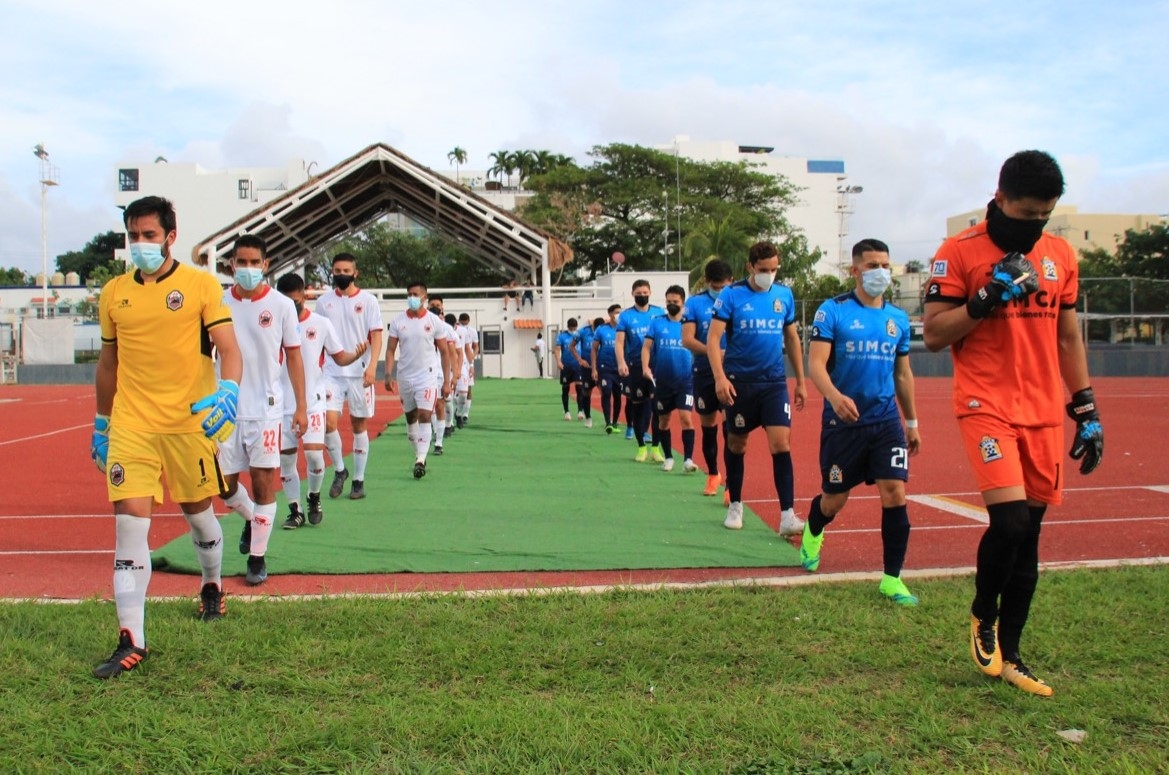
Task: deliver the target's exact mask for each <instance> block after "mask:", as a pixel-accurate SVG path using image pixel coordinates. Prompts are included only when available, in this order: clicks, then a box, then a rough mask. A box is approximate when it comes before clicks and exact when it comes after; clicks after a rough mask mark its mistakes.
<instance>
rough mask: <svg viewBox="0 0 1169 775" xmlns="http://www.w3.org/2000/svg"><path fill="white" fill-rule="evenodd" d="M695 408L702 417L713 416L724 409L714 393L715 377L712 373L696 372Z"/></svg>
mask: <svg viewBox="0 0 1169 775" xmlns="http://www.w3.org/2000/svg"><path fill="white" fill-rule="evenodd" d="M694 408H695V410H697V412H698V413H699V414H702V415H712V414H714V413H716V412H718V411H720V410H721V409H722V404H720V403H719V401H718V395H717V394H716V393H715V392H714V375H713V374H711V373H710V372H705V373H700V372H697V371H696V372H694Z"/></svg>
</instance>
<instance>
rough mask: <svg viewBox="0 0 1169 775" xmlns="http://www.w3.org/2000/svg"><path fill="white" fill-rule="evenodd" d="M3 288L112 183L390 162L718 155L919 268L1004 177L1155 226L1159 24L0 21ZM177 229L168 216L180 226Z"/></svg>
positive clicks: (557, 12) (1165, 80)
mask: <svg viewBox="0 0 1169 775" xmlns="http://www.w3.org/2000/svg"><path fill="white" fill-rule="evenodd" d="M0 30H2V31H3V32H2V34H3V39H4V45H3V46H0V72H4V73H5V77H4V78H2V79H0V266H19V267H21V268H23V269H26V270H39V268H40V261H41V258H40V257H41V249H40V245H41V242H40V186H39V184H38V182H37V181H38V167H37V160H36V158H35V157H34V156H33V154H32V146H33V145H34V144H36V143H38V142H44V143H45V145H46V146H47V148H48V149H49V151H50V153H51V155H52V160H53V161H54V162H55V163H56V164H57V165H58V166H59V167H60V170H61V172H60V179H61V186H60V187H58V188H56V189H54V190H52V191H51V193H50V195H49V202H50V208H49V252H50V263H51V261H52V258H51V257H52V256H53V255H55V254H57V253H60V252H63V251H65V250H70V249H76V248H79V247H80V246H81V245H82V244H84V242H85V241H86V240H87V239H89V238H90V237H92V236H93V235H94V234H96V233H98V232H100V231H104V230H105V229H108V228H113V227H116V226H117V224H118V212H117V210H116V209H115V208H114V206H113V186H114V180H115V168H116V166H117V164H118V163H119V162H123V161H130V162H150V161H153V159H154V158H155V157H156V156H158V155H163V156H166V157H167V158H168V159H169V160H171V161H197V162H200V163H202V164H204V165H205V166H208V167H211V168H215V167H222V166H228V165H233V166H262V165H276V166H284V165H285V164H286V163H287V162H288V160H289V158H292V157H298V158H304V159H305V160H306V161H316V162H318V167H327V166H329V165H331V164H333V163H335V162H337V161H339V160H340V159H342V158H344V157H346V156H348V155H350V154H352V153H354V152H355V151H357V150H359V149H360V148H363V147H365V146H366V145H368V144H370V143H372V142H377V141H383V142H388V143H390V144H391V145H394V146H395V147H397V148H399V149H400V150H401V151H403V152H404V153H406V154H407V155H409V156H411V157H413V158H415V159H417V160H418V161H420V162H423V163H425V164H428V165H430V166H432V167H435V168H445V167H447V166H449V165H448V163H447V159H446V154H447V151H449V150H450V149H451V148H452V147H454V146H456V145H458V146H461V147H463V148H466V149H467V150H468V151H469V153H470V157H471V158H470V161H469V164H468V166H469V167H471V168H484V167H486V166H488V161H487V154H489V153H490V152H491V151H494V150H498V149H500V148H505V149H515V148H547V149H549V150H552V151H554V152H557V153H567V154H570V155H573V156H575V157H577V159H578V160H579V161H587V158H586V155H585V154H586V152H587V150H588V149H589V148H590V147H592V146H593V145H597V144H606V143H610V142H617V141H620V142H633V143H642V144H646V145H654V144H662V143H669V142H670V141H671V140H672V139H673V137H674V136H675V135H689V136H690V137H691V138H692V139H694V140H732V141H735V142H739V143H743V144H751V145H769V146H774V147H775V148H776V152H777V153H782V154H792V155H799V156H809V157H813V158H828V159H843V160H844V161H845V164H846V168H847V170H848V173H849V179H850V182H851V183H854V184H858V185H863V186H864V188H865V193H864V194H862V195H861V196H859V197H857V199H856V200H855V207H856V212H855V214H854V215H853V216H852V219H851V222H850V234H851V236H856V237H859V236H860V235H862V234H863V235H866V236H876V237H880V238H883V239H885V240H886V241H888V242H889V243H890V244H891V246H892V248H893V251H894V260H899V261H906V260H909V259H922V258H927V257H928V256H929V255H930V253H931V252H932V250H933V248H934V247H935V246H936V245H937V244H938V241H939V240H940V238H941V237H942V236H943V235H944V232H945V218H946V216H947V215H952V214H955V213H957V212H961V211H964V210H968V209H972V208H976V207H981V206H982V205H983V204H984V203H985V202H986V200H987V199H988V198H989V196H990V194H991V193H992V192H993V189H994V182H995V178H996V175H997V171H998V167H999V165H1000V164H1001V162H1002V160H1003V159H1004V158H1005V157H1006V156H1008V155H1010V154H1011V153H1013V152H1014V151H1016V150H1019V149H1022V148H1042V149H1045V150H1048V151H1050V152H1051V153H1053V154H1054V155H1055V156H1056V157H1057V158H1058V159H1059V160H1060V162H1061V164H1062V165H1063V167H1064V172H1065V175H1066V176H1067V178H1068V193H1067V195H1066V196H1065V198H1064V201H1065V203H1068V204H1074V205H1078V206H1079V207H1080V208H1081V209H1083V210H1087V211H1096V212H1145V213H1169V143H1166V137H1167V135H1169V133H1167V132H1166V123H1167V119H1169V109H1167V108H1166V104H1165V95H1166V94H1169V54H1167V53H1166V47H1165V45H1164V41H1165V40H1167V39H1169V3H1166V2H1163V1H1161V2H1151V1H1148V0H1133V1H1131V2H1125V3H1111V4H1087V3H1084V4H1076V3H1066V2H1062V3H1059V2H1046V1H1039V2H1028V1H1027V0H1018V2H1014V3H994V4H991V3H983V4H980V5H978V6H971V5H967V4H951V3H936V2H928V3H927V2H908V1H907V2H859V1H848V0H844V1H838V2H835V3H831V4H828V3H809V2H798V3H797V2H787V1H786V0H773V1H772V2H765V1H764V0H758V1H757V2H745V1H742V0H722V1H720V2H704V1H699V0H693V1H691V2H685V1H682V2H656V1H646V0H642V1H638V0H623V2H617V1H615V0H594V1H593V2H589V3H580V2H569V1H561V0H544V1H543V2H536V1H534V0H532V1H529V0H505V1H504V2H499V3H481V2H479V3H476V2H441V1H435V2H430V3H418V2H401V1H399V0H393V1H392V2H377V1H376V0H366V1H364V2H361V1H358V0H333V2H330V3H320V2H303V1H302V0H286V1H285V2H260V1H254V0H236V2H223V1H222V0H205V1H204V2H199V3H193V2H174V3H159V2H131V1H130V0H110V1H109V2H103V3H92V2H77V1H74V0H60V1H58V2H48V1H46V0H36V1H34V0H0ZM180 228H181V213H180Z"/></svg>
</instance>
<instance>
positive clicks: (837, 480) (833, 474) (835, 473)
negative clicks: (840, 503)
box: [828, 463, 844, 484]
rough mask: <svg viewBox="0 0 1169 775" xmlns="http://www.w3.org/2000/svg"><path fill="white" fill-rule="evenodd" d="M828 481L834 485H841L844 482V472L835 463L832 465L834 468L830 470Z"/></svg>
mask: <svg viewBox="0 0 1169 775" xmlns="http://www.w3.org/2000/svg"><path fill="white" fill-rule="evenodd" d="M828 481H829V482H831V483H832V484H841V483H843V482H844V472H843V471H841V470H840V466H838V465H836V464H835V463H833V464H832V468H829V469H828Z"/></svg>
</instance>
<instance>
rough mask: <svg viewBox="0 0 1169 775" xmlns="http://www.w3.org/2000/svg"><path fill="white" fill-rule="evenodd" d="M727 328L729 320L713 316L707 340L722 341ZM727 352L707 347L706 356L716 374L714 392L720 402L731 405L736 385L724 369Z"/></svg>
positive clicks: (733, 401)
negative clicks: (728, 377)
mask: <svg viewBox="0 0 1169 775" xmlns="http://www.w3.org/2000/svg"><path fill="white" fill-rule="evenodd" d="M726 330H727V321H725V320H722V319H720V318H711V320H710V328H709V329H708V330H707V332H706V341H708V342H721V341H722V336H723V333H724V332H725V331H726ZM725 354H726V353H724V352H723V348H721V347H708V348H707V349H706V358H707V360H709V361H710V372H711V374H713V375H714V393H715V395H716V396H718V400H719V401H720V402H722V403H723V404H725V405H726V406H730V405H731V404H733V403H735V386H734V385H732V384H731V381H730V380H729V379H727V373H726V371H725V370H724V369H723V356H724V355H725Z"/></svg>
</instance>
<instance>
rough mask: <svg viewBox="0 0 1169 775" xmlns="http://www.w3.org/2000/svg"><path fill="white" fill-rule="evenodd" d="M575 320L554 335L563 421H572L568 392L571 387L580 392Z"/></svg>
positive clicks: (571, 319)
mask: <svg viewBox="0 0 1169 775" xmlns="http://www.w3.org/2000/svg"><path fill="white" fill-rule="evenodd" d="M577 338H578V335H577V332H576V318H569V319H568V329H567V330H565V331H561V332H560V333H559V334H557V335H556V368H558V369H560V403H561V404H563V405H564V419H565V420H572V413H571V412H569V411H568V391H569V388H571V387H572V386H573V385H575V386H576V389H577V390H580V365H581V364H580V358H579V356H578V355H577V352H576V345H577Z"/></svg>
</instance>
